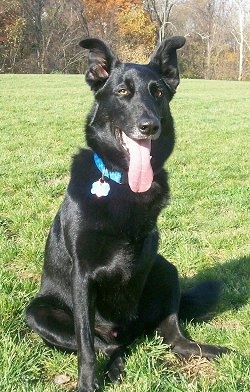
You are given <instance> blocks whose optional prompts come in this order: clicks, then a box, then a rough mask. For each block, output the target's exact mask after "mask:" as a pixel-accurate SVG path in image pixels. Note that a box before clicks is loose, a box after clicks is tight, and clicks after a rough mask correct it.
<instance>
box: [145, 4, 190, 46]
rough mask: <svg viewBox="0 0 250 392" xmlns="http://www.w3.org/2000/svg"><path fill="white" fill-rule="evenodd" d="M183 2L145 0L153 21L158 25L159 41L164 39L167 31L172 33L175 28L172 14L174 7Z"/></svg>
mask: <svg viewBox="0 0 250 392" xmlns="http://www.w3.org/2000/svg"><path fill="white" fill-rule="evenodd" d="M182 2H183V0H143V3H144V6H145V9H146V10H147V11H148V12H149V13H150V15H151V18H152V21H153V22H155V23H156V24H157V26H158V41H159V42H162V41H163V40H164V38H165V37H166V35H167V33H172V31H173V30H174V24H173V23H172V22H171V21H170V15H171V12H172V9H173V7H174V6H175V5H177V4H181V3H182ZM169 35H170V34H169Z"/></svg>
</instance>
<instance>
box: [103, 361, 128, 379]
mask: <svg viewBox="0 0 250 392" xmlns="http://www.w3.org/2000/svg"><path fill="white" fill-rule="evenodd" d="M124 368H125V360H124V357H123V356H122V355H118V356H115V357H111V358H110V361H109V362H108V364H107V368H106V369H107V370H106V375H107V377H108V378H109V380H110V381H111V382H117V383H120V382H121V381H122V377H123V376H124V374H125V370H124Z"/></svg>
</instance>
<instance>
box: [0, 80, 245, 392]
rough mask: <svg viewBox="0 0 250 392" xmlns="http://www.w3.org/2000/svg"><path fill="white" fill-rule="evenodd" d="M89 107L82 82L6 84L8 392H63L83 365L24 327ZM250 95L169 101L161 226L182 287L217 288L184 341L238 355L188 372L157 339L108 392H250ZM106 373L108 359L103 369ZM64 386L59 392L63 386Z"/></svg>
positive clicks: (2, 363) (213, 85)
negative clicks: (204, 284)
mask: <svg viewBox="0 0 250 392" xmlns="http://www.w3.org/2000/svg"><path fill="white" fill-rule="evenodd" d="M91 102H92V97H91V94H90V92H89V90H88V88H87V86H86V85H85V84H84V82H83V77H82V76H65V75H44V76H41V75H1V76H0V113H1V121H0V135H1V143H0V160H1V164H0V180H1V184H0V185H1V186H0V192H1V197H0V204H1V206H0V254H1V257H0V334H1V337H0V374H1V377H0V390H1V391H4V392H22V391H25V392H30V391H34V392H52V391H53V392H54V391H67V390H70V388H72V386H74V385H75V381H76V357H75V356H74V355H66V354H62V353H59V352H57V351H56V350H52V349H49V348H47V347H46V346H45V345H44V344H43V342H42V340H41V339H40V338H39V337H38V336H37V335H36V334H34V333H33V332H31V331H30V330H29V329H28V328H27V326H26V325H25V323H24V320H23V311H24V308H25V306H26V304H27V303H28V301H29V299H30V298H31V297H32V296H34V295H35V294H36V292H37V290H38V287H39V278H40V273H41V269H42V263H43V252H44V243H45V239H46V236H47V233H48V229H49V226H50V224H51V222H52V219H53V217H54V214H55V212H56V211H57V209H58V206H59V204H60V202H61V200H62V198H63V195H64V192H65V188H66V186H67V181H68V175H69V167H70V158H71V156H72V155H73V154H74V153H75V152H76V151H77V149H78V147H79V146H81V145H82V144H83V143H84V137H83V134H82V128H83V123H84V119H85V117H86V114H87V112H88V110H89V108H90V106H91ZM249 107H250V84H249V83H247V82H242V83H240V82H226V81H221V82H219V81H203V80H183V81H182V83H181V85H180V87H179V90H178V93H177V95H176V97H175V98H174V100H173V102H172V112H173V114H174V117H175V121H176V132H177V143H176V149H175V152H174V154H173V155H172V157H171V158H170V160H169V162H168V164H167V167H168V171H169V173H170V184H171V189H172V199H171V203H170V205H169V206H168V208H167V209H165V210H164V211H163V212H162V214H161V216H160V218H159V228H160V231H161V245H160V251H161V252H162V253H163V254H164V256H165V257H167V258H169V260H171V261H172V262H174V263H175V265H176V266H177V267H178V269H179V271H180V275H181V278H182V284H183V286H191V285H192V284H194V283H196V282H198V281H201V280H202V279H204V278H219V279H221V280H222V281H223V282H224V291H223V295H222V298H221V302H220V304H219V305H218V307H217V309H216V312H215V314H214V315H213V318H210V319H209V320H208V321H206V322H202V323H199V324H196V325H194V324H191V323H190V324H186V325H183V327H184V328H185V330H186V332H187V334H190V335H191V336H192V337H193V338H194V339H196V340H200V341H203V342H207V343H217V344H220V345H225V346H227V347H229V348H232V349H233V350H235V352H234V353H232V354H230V355H227V356H224V357H222V358H221V359H220V360H218V361H216V362H213V363H209V362H208V361H206V360H201V359H192V360H190V361H189V362H182V361H180V360H178V359H177V358H176V357H174V356H173V354H171V352H169V350H168V349H167V347H164V346H162V345H161V344H160V339H159V338H158V337H157V336H156V337H152V338H147V339H143V340H141V341H140V344H139V345H138V344H135V345H134V346H133V347H132V354H131V356H130V357H129V358H128V360H127V375H126V377H125V379H124V382H123V384H122V385H120V386H112V385H106V386H105V387H104V391H105V392H108V391H109V392H111V391H113V392H127V391H131V392H137V391H138V392H146V391H147V392H155V391H157V392H167V391H169V392H170V391H171V392H175V391H178V392H179V391H180V392H186V391H189V392H198V391H199V392H200V391H204V392H205V391H206V392H207V391H212V392H224V391H225V392H243V391H244V392H247V391H249V390H250V360H249V348H250V331H249V319H250V312H249V302H248V301H249V293H250V260H249V256H248V255H249V243H250V241H249V232H250V230H249V210H248V207H249V192H248V190H249V189H247V188H248V187H249V160H248V158H249V145H250V143H249V141H250V140H249V136H250V119H249ZM98 364H99V365H98V366H99V369H100V372H101V370H102V368H103V358H101V357H100V358H99V361H98ZM58 375H66V376H67V379H66V381H67V382H65V383H64V384H63V385H58V383H57V378H56V376H58Z"/></svg>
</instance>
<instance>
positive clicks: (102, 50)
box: [79, 38, 120, 92]
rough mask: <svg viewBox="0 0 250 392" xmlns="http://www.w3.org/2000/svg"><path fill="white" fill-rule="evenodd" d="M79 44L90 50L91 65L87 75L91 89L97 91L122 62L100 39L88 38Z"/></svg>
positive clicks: (89, 60) (89, 59)
mask: <svg viewBox="0 0 250 392" xmlns="http://www.w3.org/2000/svg"><path fill="white" fill-rule="evenodd" d="M79 45H80V46H81V47H82V48H84V49H88V50H89V57H88V62H89V66H88V69H87V72H86V76H85V77H86V81H87V83H88V84H89V85H90V87H91V89H92V90H94V91H95V92H97V91H98V90H99V88H101V87H102V86H103V85H104V83H105V82H106V80H107V79H108V78H109V75H110V73H111V71H112V69H113V68H114V67H115V66H116V65H118V64H119V63H120V62H119V60H118V57H117V56H116V55H115V54H114V53H113V52H112V50H111V49H110V48H109V47H108V46H107V45H106V44H105V43H104V42H103V41H101V40H100V39H97V38H87V39H84V40H82V41H81V42H80V43H79Z"/></svg>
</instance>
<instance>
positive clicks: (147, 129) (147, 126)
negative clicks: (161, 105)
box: [139, 121, 160, 136]
mask: <svg viewBox="0 0 250 392" xmlns="http://www.w3.org/2000/svg"><path fill="white" fill-rule="evenodd" d="M159 128H160V123H159V122H158V121H141V123H140V125H139V129H140V131H141V133H143V135H146V136H150V135H155V134H156V133H157V132H158V130H159Z"/></svg>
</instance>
